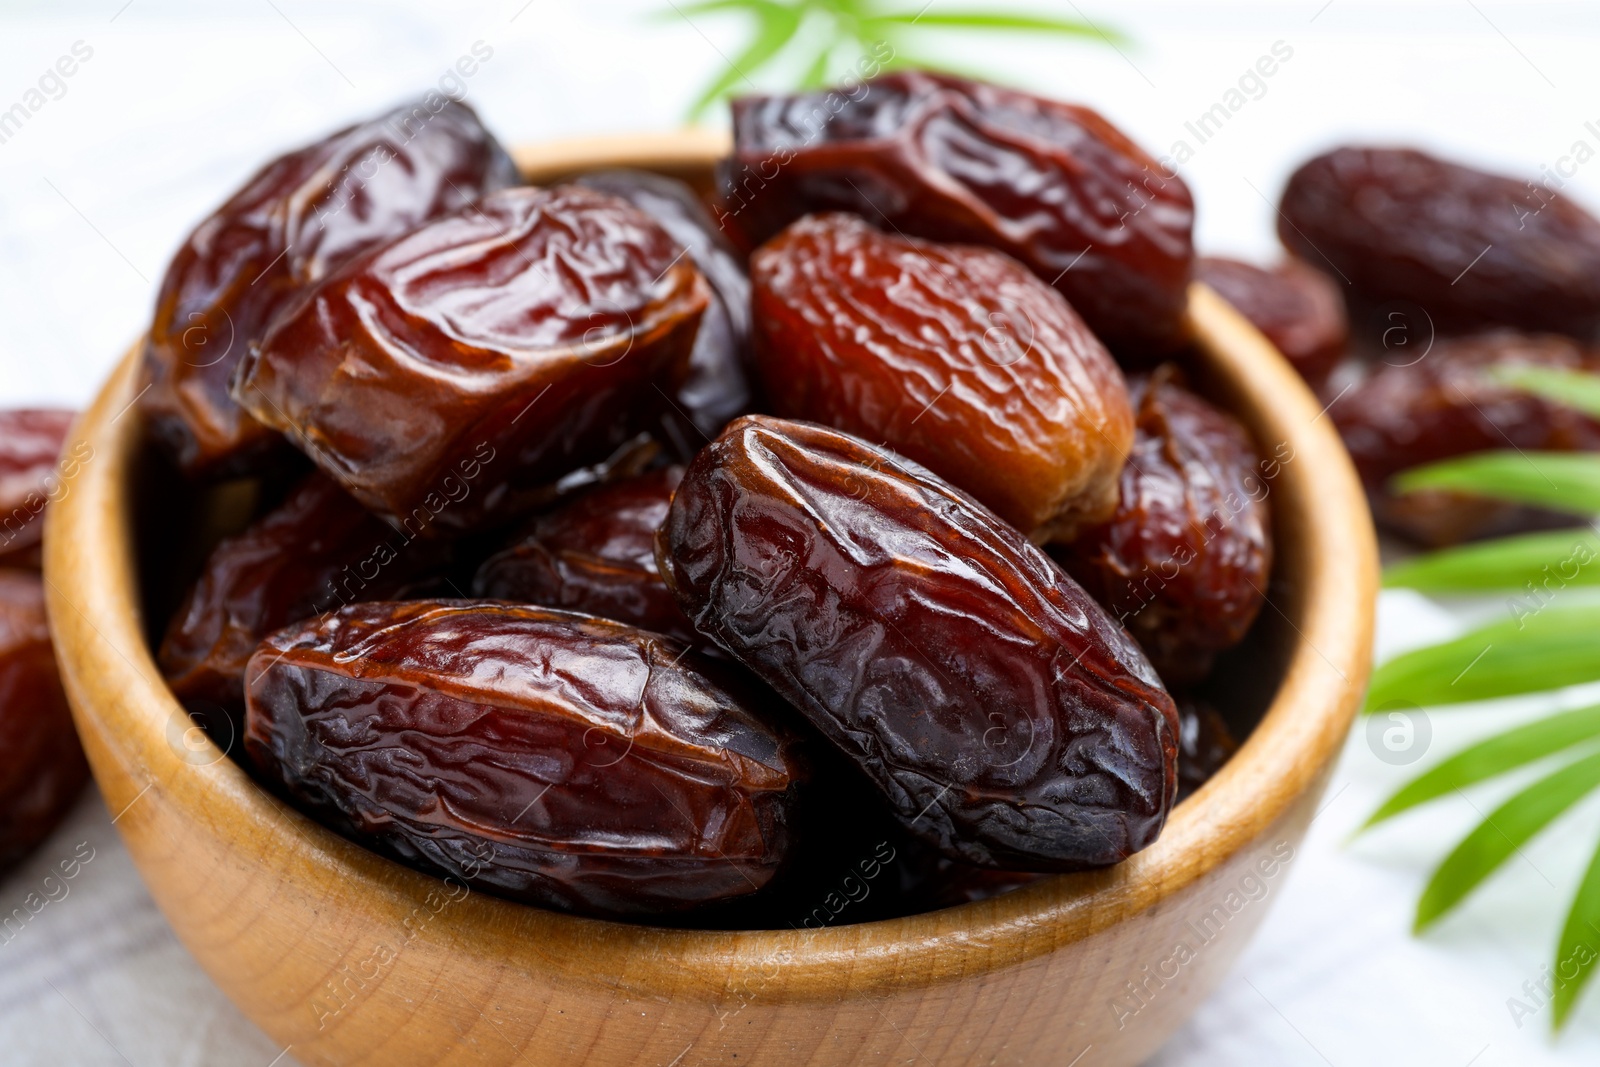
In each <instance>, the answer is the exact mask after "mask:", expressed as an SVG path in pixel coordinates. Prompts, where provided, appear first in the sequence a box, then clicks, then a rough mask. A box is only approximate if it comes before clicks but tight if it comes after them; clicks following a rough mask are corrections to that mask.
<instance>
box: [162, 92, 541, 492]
mask: <svg viewBox="0 0 1600 1067" xmlns="http://www.w3.org/2000/svg"><path fill="white" fill-rule="evenodd" d="M519 180H520V179H519V177H518V175H517V170H516V167H515V166H514V165H513V164H512V162H511V158H510V157H509V156H508V155H506V153H505V151H504V150H503V149H502V148H501V147H500V145H499V144H498V143H496V141H495V139H494V138H493V137H492V136H490V134H489V132H488V131H487V130H485V129H484V128H483V125H482V124H481V123H480V122H479V121H478V116H477V115H476V114H475V113H474V112H473V110H472V108H470V107H468V106H467V105H466V104H460V103H455V102H453V101H450V100H448V99H445V98H444V97H442V96H439V95H438V94H430V95H429V97H428V98H426V99H425V100H423V101H419V102H417V103H415V104H409V105H403V106H401V107H398V108H396V109H394V110H393V111H390V112H388V113H387V114H384V115H380V116H378V117H377V118H374V119H371V120H369V121H367V122H364V123H361V124H359V125H356V126H351V127H349V128H347V129H343V130H340V131H339V132H338V133H335V134H332V135H330V136H329V137H327V138H324V139H323V140H321V141H318V142H316V143H315V144H311V145H307V146H306V147H304V148H301V149H298V150H296V151H294V152H290V153H289V154H287V155H284V156H281V157H279V158H278V159H276V160H273V161H272V162H271V163H269V164H267V165H266V166H265V167H263V168H262V169H261V170H260V171H259V172H257V173H256V175H255V176H254V177H253V178H251V179H250V181H249V182H248V183H247V184H246V185H245V186H244V188H242V189H240V190H239V191H238V192H237V193H235V194H234V195H233V197H232V198H231V199H229V200H228V202H227V203H225V204H223V205H222V207H220V208H218V209H217V210H216V212H215V213H213V214H212V215H211V217H209V218H208V219H206V220H205V221H204V222H202V223H201V224H200V225H199V226H198V227H197V228H196V229H195V231H194V232H193V233H192V234H190V235H189V238H188V240H186V241H185V242H184V244H183V247H181V248H180V249H179V250H178V252H177V255H175V256H174V257H173V259H172V263H171V265H170V266H168V268H167V273H166V277H165V278H164V279H163V280H162V283H161V290H160V292H159V294H158V295H157V297H156V313H155V321H154V322H153V323H152V324H151V327H150V334H149V337H148V339H147V340H146V342H145V349H144V365H145V374H146V378H147V383H148V385H149V389H148V391H147V392H146V393H144V395H143V396H142V397H141V398H140V400H139V404H140V407H141V408H142V410H143V411H144V413H145V415H146V417H147V419H148V420H149V427H150V432H151V433H152V434H153V435H154V436H155V438H156V439H157V440H159V441H160V442H161V443H162V444H163V445H164V446H165V447H166V449H167V451H168V452H169V453H170V454H171V455H172V457H173V458H174V460H176V462H177V463H178V465H179V467H181V468H182V469H183V471H184V472H185V473H186V474H189V475H190V476H195V477H198V476H206V475H225V474H232V473H238V472H239V471H241V470H244V469H248V468H250V467H251V466H253V465H254V464H255V463H256V461H258V460H260V459H261V457H262V456H263V454H264V453H266V452H269V451H270V450H271V449H272V448H273V447H274V445H277V446H278V447H281V444H282V442H281V440H280V439H279V438H278V437H277V436H276V435H275V434H271V433H268V432H267V431H266V430H265V429H264V428H263V427H262V426H261V425H260V424H259V423H258V422H257V421H256V420H255V419H253V418H251V417H250V416H249V415H248V414H246V413H245V412H243V411H241V410H240V409H239V407H238V405H237V404H235V403H234V401H233V400H232V399H231V398H230V397H229V396H228V379H229V376H230V375H231V374H232V373H233V371H234V367H235V366H236V365H237V364H238V362H239V360H240V359H241V358H242V357H243V356H244V354H245V351H246V350H247V349H248V348H249V346H250V345H252V344H254V343H255V342H256V341H258V340H259V339H260V338H261V336H262V335H263V334H264V333H265V332H266V329H267V327H268V325H270V324H271V322H272V320H273V318H274V317H275V316H276V315H277V314H278V313H279V312H280V311H282V310H283V309H284V308H285V306H286V305H288V304H289V303H290V302H291V301H292V300H293V299H294V297H295V296H296V295H298V294H299V293H300V292H301V290H303V289H304V288H305V287H306V286H308V285H310V284H312V283H314V282H317V281H319V280H320V279H322V278H324V277H326V276H327V275H328V274H329V273H330V272H331V271H333V270H334V269H335V268H337V267H338V266H339V265H340V264H342V263H345V262H347V261H348V260H350V259H351V258H353V257H355V256H357V255H359V254H360V253H362V252H365V251H366V250H368V249H370V248H373V247H375V246H377V245H379V244H382V243H383V242H385V241H388V240H390V239H392V238H395V237H398V236H400V235H401V234H403V233H405V232H406V231H407V230H410V229H411V228H413V227H414V226H416V225H417V224H418V223H421V222H424V221H426V220H428V219H430V218H434V217H436V216H438V215H442V214H445V213H446V212H449V211H453V210H455V209H457V208H459V207H462V206H463V205H465V204H468V203H470V202H472V201H473V200H475V199H477V198H478V197H480V196H482V195H483V194H484V193H487V192H491V191H493V190H495V189H501V188H504V187H506V186H509V185H515V184H516V183H517V182H518V181H519Z"/></svg>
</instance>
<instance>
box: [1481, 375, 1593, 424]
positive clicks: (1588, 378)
mask: <svg viewBox="0 0 1600 1067" xmlns="http://www.w3.org/2000/svg"><path fill="white" fill-rule="evenodd" d="M1489 376H1490V377H1491V378H1493V379H1494V380H1495V381H1498V382H1502V383H1504V384H1506V385H1510V386H1514V387H1516V388H1518V389H1521V390H1523V391H1524V392H1528V393H1535V394H1537V395H1539V396H1542V397H1544V398H1545V399H1546V400H1553V401H1555V402H1556V403H1558V404H1565V405H1566V406H1567V407H1569V408H1575V409H1577V410H1578V411H1581V412H1583V413H1584V414H1585V415H1592V416H1594V417H1595V418H1597V419H1600V375H1596V374H1586V373H1584V372H1583V371H1575V370H1557V369H1556V368H1554V367H1530V366H1526V365H1523V366H1512V367H1497V368H1495V369H1494V370H1493V371H1491V372H1490V375H1489Z"/></svg>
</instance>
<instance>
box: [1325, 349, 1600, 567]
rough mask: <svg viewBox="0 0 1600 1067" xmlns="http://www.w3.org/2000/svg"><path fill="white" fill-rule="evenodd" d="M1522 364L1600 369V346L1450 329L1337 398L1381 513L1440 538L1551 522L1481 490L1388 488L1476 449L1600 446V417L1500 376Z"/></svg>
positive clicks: (1409, 529) (1341, 424)
mask: <svg viewBox="0 0 1600 1067" xmlns="http://www.w3.org/2000/svg"><path fill="white" fill-rule="evenodd" d="M1517 365H1528V366H1537V367H1553V368H1558V369H1566V370H1580V371H1587V372H1589V373H1591V374H1594V373H1600V354H1597V353H1595V352H1594V351H1593V350H1591V349H1588V348H1584V347H1581V346H1579V345H1578V344H1576V343H1574V342H1572V341H1570V340H1568V339H1566V338H1565V337H1557V336H1553V335H1531V336H1530V335H1527V334H1519V333H1515V332H1512V331H1509V330H1500V331H1496V332H1494V333H1488V334H1482V335H1480V336H1476V337H1462V338H1451V339H1443V340H1440V341H1437V342H1435V344H1434V345H1433V347H1432V349H1431V350H1429V351H1428V352H1427V353H1426V354H1425V355H1424V356H1423V357H1422V358H1420V359H1417V360H1415V361H1414V362H1409V363H1406V364H1404V365H1394V364H1387V365H1385V364H1379V365H1377V366H1376V367H1375V368H1374V369H1373V371H1372V373H1371V374H1370V375H1369V376H1368V377H1367V378H1366V379H1365V380H1363V381H1361V382H1360V383H1359V384H1357V385H1356V386H1355V387H1354V388H1352V389H1350V390H1349V391H1348V392H1347V393H1345V394H1344V395H1343V396H1340V397H1339V398H1338V399H1337V400H1336V401H1335V402H1334V403H1333V405H1332V406H1331V407H1329V409H1328V414H1329V415H1331V416H1332V417H1333V421H1334V424H1335V425H1336V426H1338V428H1339V433H1340V435H1341V436H1343V438H1344V443H1345V447H1346V448H1348V449H1349V450H1350V457H1351V458H1352V459H1353V460H1355V464H1356V470H1357V471H1358V472H1359V473H1360V475H1361V479H1362V481H1363V482H1364V483H1365V484H1366V487H1367V493H1368V495H1369V497H1370V498H1371V500H1372V505H1373V514H1374V516H1375V517H1376V518H1377V519H1378V521H1379V522H1380V523H1382V524H1383V525H1385V526H1387V527H1388V528H1389V529H1391V530H1394V531H1395V532H1397V533H1401V534H1404V535H1406V536H1408V537H1411V538H1414V539H1416V540H1418V541H1421V542H1423V543H1425V544H1432V545H1445V544H1452V543H1454V542H1457V541H1463V540H1467V539H1470V538H1474V537H1486V536H1491V535H1497V534H1504V533H1510V532H1513V531H1516V530H1519V529H1527V528H1531V527H1536V526H1542V525H1550V524H1551V516H1550V515H1549V514H1548V513H1545V512H1538V511H1533V510H1531V509H1527V508H1519V507H1516V506H1514V505H1510V504H1503V503H1499V502H1496V501H1490V500H1484V499H1482V498H1478V497H1470V496H1464V495H1460V494H1456V493H1449V492H1442V491H1428V492H1420V493H1412V494H1407V495H1405V496H1396V495H1394V494H1392V493H1390V492H1389V490H1388V482H1389V479H1390V478H1391V477H1393V476H1394V475H1396V474H1398V473H1399V472H1400V471H1402V470H1405V469H1407V468H1409V467H1419V466H1422V465H1423V464H1426V463H1434V462H1437V461H1439V460H1443V459H1449V458H1451V457H1452V456H1461V455H1466V454H1468V453H1471V452H1482V451H1487V450H1491V449H1509V448H1516V449H1521V450H1523V451H1530V452H1531V451H1556V452H1569V451H1584V452H1593V451H1600V421H1597V420H1595V419H1592V418H1590V417H1588V416H1586V415H1584V414H1582V413H1580V412H1578V411H1576V410H1574V409H1572V408H1569V407H1566V406H1565V405H1563V404H1558V403H1555V402H1553V401H1550V400H1545V399H1542V398H1540V397H1537V396H1534V395H1533V394H1531V393H1526V392H1522V391H1520V390H1517V389H1513V388H1511V387H1510V386H1508V385H1504V384H1501V383H1500V382H1498V381H1495V380H1494V379H1493V378H1492V377H1491V372H1492V371H1493V370H1494V369H1495V368H1499V367H1510V366H1517ZM1569 521H1570V520H1569Z"/></svg>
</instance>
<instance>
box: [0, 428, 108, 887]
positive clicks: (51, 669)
mask: <svg viewBox="0 0 1600 1067" xmlns="http://www.w3.org/2000/svg"><path fill="white" fill-rule="evenodd" d="M72 419H73V414H72V412H70V411H54V410H49V411H46V410H23V411H0V870H3V869H4V868H6V867H9V866H10V865H11V864H13V863H14V862H16V861H17V860H19V859H21V858H22V857H23V856H24V855H26V854H27V853H28V852H29V851H30V850H31V849H33V847H34V846H35V845H37V844H39V842H41V841H43V840H44V838H45V837H46V836H47V835H48V834H49V833H50V831H51V830H53V829H55V827H56V824H57V823H59V822H60V821H61V819H62V817H63V816H65V815H66V813H67V811H68V810H69V809H70V808H71V807H72V803H73V801H75V800H76V799H77V798H78V794H79V793H81V792H82V791H83V785H84V782H86V781H87V780H88V778H89V765H88V764H87V763H86V762H85V761H84V758H83V749H82V748H80V747H79V745H78V735H77V734H76V733H74V732H73V728H72V713H71V711H70V710H69V709H68V707H67V697H66V694H65V693H64V692H63V691H62V688H61V679H60V678H59V677H58V676H57V674H56V660H55V652H54V651H53V649H52V647H51V642H50V630H49V627H48V625H47V623H46V620H45V612H44V580H43V579H42V578H41V577H40V574H39V562H40V561H39V544H40V538H41V536H42V535H43V531H44V522H43V518H44V512H45V509H46V508H47V507H48V506H49V504H50V503H51V502H52V501H55V500H59V499H60V498H61V497H62V496H63V495H65V494H66V493H68V492H70V491H71V484H72V480H73V479H74V478H76V477H77V476H78V473H79V472H80V471H81V470H82V469H83V467H84V465H85V464H87V463H89V462H91V461H92V460H93V459H94V452H93V450H92V449H91V448H89V446H88V445H87V444H85V443H82V442H77V443H73V444H69V443H68V441H69V436H68V435H69V432H70V430H71V427H72Z"/></svg>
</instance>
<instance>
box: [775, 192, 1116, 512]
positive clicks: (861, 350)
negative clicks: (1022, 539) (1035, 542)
mask: <svg viewBox="0 0 1600 1067" xmlns="http://www.w3.org/2000/svg"><path fill="white" fill-rule="evenodd" d="M750 269H751V278H752V281H753V283H754V302H753V306H754V310H755V319H756V335H755V351H756V368H757V371H758V373H759V375H760V378H761V380H762V383H763V386H764V392H765V393H766V395H767V397H768V399H769V402H770V404H771V407H772V411H773V413H774V414H777V415H783V416H788V417H792V418H797V419H807V420H810V421H815V422H821V423H825V424H827V425H829V426H833V427H835V428H837V429H840V430H843V431H845V432H846V433H851V434H855V435H857V436H859V437H865V438H867V439H869V440H872V441H878V442H881V443H883V444H885V445H887V446H888V447H890V448H892V449H894V450H895V451H897V452H899V453H900V454H902V455H904V456H906V457H908V458H910V459H913V460H915V461H917V462H918V463H921V464H923V465H924V466H926V467H928V468H929V469H930V470H932V471H933V472H934V473H936V474H938V475H940V476H941V477H943V478H945V479H947V480H949V481H951V482H953V483H954V484H955V485H956V486H958V487H960V488H962V489H965V490H966V491H967V492H969V493H971V494H972V495H973V496H976V497H977V498H978V499H979V500H981V501H982V502H983V503H985V504H987V505H988V506H989V507H991V508H993V509H994V510H995V511H997V512H999V514H1000V516H1001V517H1002V518H1004V519H1006V520H1007V521H1008V522H1010V523H1012V524H1013V525H1015V526H1017V527H1019V528H1020V529H1022V530H1023V531H1039V534H1038V536H1041V537H1042V536H1047V535H1050V534H1053V533H1057V532H1063V531H1065V532H1070V530H1071V529H1072V528H1073V527H1074V526H1075V525H1076V524H1077V523H1078V522H1079V521H1084V520H1087V521H1100V520H1102V519H1104V518H1106V517H1107V516H1108V515H1110V513H1111V510H1112V508H1114V507H1115V506H1116V494H1117V474H1118V472H1119V471H1120V470H1121V468H1122V462H1123V457H1124V456H1125V455H1126V454H1127V452H1128V449H1129V447H1130V446H1131V445H1132V443H1133V416H1132V413H1131V411H1130V410H1129V407H1128V396H1127V389H1126V387H1125V385H1124V383H1123V380H1122V373H1121V371H1119V370H1118V369H1117V365H1116V364H1115V363H1114V362H1113V361H1112V359H1111V356H1110V354H1109V353H1108V352H1106V350H1105V348H1104V347H1103V346H1102V345H1101V344H1100V342H1099V341H1098V340H1096V339H1095V337H1094V335H1093V334H1091V333H1090V332H1089V330H1088V328H1087V327H1085V326H1084V324H1083V321H1082V320H1081V319H1079V318H1078V316H1077V315H1076V314H1074V313H1073V310H1072V308H1071V307H1069V306H1068V305H1067V302H1066V301H1065V300H1063V299H1062V298H1061V295H1060V294H1059V293H1057V292H1055V291H1054V290H1053V289H1051V288H1050V287H1049V286H1047V285H1045V284H1044V283H1043V282H1041V281H1039V280H1038V279H1037V278H1035V277H1034V276H1033V275H1032V274H1030V273H1028V271H1027V270H1026V269H1025V268H1024V267H1023V266H1022V265H1021V264H1020V263H1017V262H1016V261H1015V260H1012V259H1010V258H1008V257H1006V256H1004V255H1001V254H1000V253H998V252H995V251H992V250H990V249H986V248H976V247H972V246H967V245H939V244H934V243H932V242H929V241H917V240H913V239H909V238H905V237H900V236H896V235H890V234H884V233H880V232H879V231H878V230H876V229H874V228H873V227H872V226H870V225H868V224H867V223H866V222H864V221H862V220H861V219H860V218H858V217H856V216H854V215H846V214H842V213H833V214H825V215H812V216H809V217H808V218H805V219H802V220H801V221H799V222H797V223H795V224H794V225H793V226H790V227H789V228H788V229H786V230H784V231H783V232H782V233H781V234H779V235H778V236H777V237H775V238H774V239H773V240H771V241H769V242H768V243H767V244H765V245H763V246H762V247H761V248H760V249H759V250H758V251H757V252H756V254H755V255H754V256H753V257H752V259H751V262H750Z"/></svg>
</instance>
